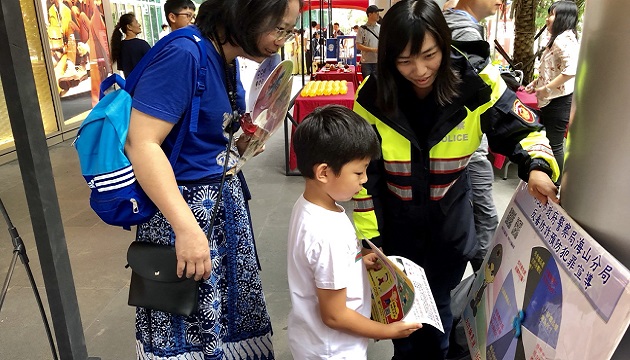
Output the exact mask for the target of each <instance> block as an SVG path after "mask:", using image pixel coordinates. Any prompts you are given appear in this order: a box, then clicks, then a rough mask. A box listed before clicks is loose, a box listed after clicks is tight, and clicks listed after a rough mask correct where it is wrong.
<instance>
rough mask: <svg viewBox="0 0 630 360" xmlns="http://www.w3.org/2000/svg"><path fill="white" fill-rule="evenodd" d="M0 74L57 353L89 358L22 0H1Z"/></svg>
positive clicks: (66, 358)
mask: <svg viewBox="0 0 630 360" xmlns="http://www.w3.org/2000/svg"><path fill="white" fill-rule="evenodd" d="M0 54H2V56H0V79H1V80H2V86H3V88H4V95H5V98H6V104H7V110H8V114H9V120H10V121H11V129H12V131H13V137H14V139H15V148H16V152H17V157H18V162H19V164H20V171H21V173H22V179H23V183H24V190H25V192H26V201H27V203H28V208H29V212H30V215H31V222H32V225H33V233H34V235H35V242H36V245H37V253H38V255H39V261H40V264H41V267H42V274H43V277H44V284H45V287H46V295H47V298H48V304H49V306H50V314H51V317H52V322H53V325H54V328H55V337H56V340H57V346H58V349H59V356H60V358H61V359H64V360H70V359H72V360H75V359H77V360H78V359H81V360H83V359H87V348H86V346H85V336H84V334H83V326H82V324H81V316H80V313H79V306H78V302H77V297H76V290H75V287H74V280H73V278H72V270H71V267H70V259H69V257H68V248H67V246H66V240H65V235H64V231H63V224H62V221H61V212H60V210H59V202H58V200H57V192H56V189H55V181H54V177H53V173H52V166H51V164H50V156H49V154H48V145H47V144H46V135H45V134H44V127H43V125H42V123H43V121H42V115H41V113H40V107H39V102H38V99H37V89H36V88H35V80H34V77H33V69H32V68H31V60H30V57H29V51H28V43H27V41H26V33H25V30H24V22H23V20H22V10H21V8H20V2H19V1H17V0H2V2H0Z"/></svg>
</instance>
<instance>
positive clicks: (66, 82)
mask: <svg viewBox="0 0 630 360" xmlns="http://www.w3.org/2000/svg"><path fill="white" fill-rule="evenodd" d="M58 82H59V87H60V88H62V89H63V90H65V91H68V89H70V88H71V87H75V86H77V85H79V83H80V82H81V80H80V78H79V76H78V74H77V70H76V69H75V68H74V66H68V67H67V68H66V71H65V72H64V73H63V75H61V77H60V78H59V79H58Z"/></svg>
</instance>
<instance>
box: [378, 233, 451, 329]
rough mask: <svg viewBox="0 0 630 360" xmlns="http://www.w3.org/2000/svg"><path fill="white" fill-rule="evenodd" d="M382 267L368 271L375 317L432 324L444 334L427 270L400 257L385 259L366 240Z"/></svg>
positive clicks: (383, 321) (381, 320)
mask: <svg viewBox="0 0 630 360" xmlns="http://www.w3.org/2000/svg"><path fill="white" fill-rule="evenodd" d="M366 241H367V243H368V244H369V245H370V247H371V248H372V249H373V250H374V252H375V253H376V255H377V256H378V258H379V260H380V261H381V264H382V265H383V266H382V267H381V269H379V270H369V271H368V279H369V281H370V287H371V290H372V318H373V319H374V320H375V321H378V322H381V323H383V324H390V323H392V322H395V321H400V320H402V321H406V322H419V323H423V324H429V325H431V326H433V327H435V328H436V329H438V330H440V331H441V332H444V327H443V326H442V321H441V320H440V314H439V313H438V310H437V306H436V305H435V300H434V299H433V295H431V288H430V287H429V282H428V280H427V277H426V275H425V272H424V269H423V268H422V267H420V266H418V265H417V264H415V263H414V262H412V261H411V260H409V259H406V258H404V257H401V256H389V257H388V256H385V254H383V252H382V251H381V250H379V249H378V248H377V247H376V246H375V245H374V244H372V242H370V241H369V240H366Z"/></svg>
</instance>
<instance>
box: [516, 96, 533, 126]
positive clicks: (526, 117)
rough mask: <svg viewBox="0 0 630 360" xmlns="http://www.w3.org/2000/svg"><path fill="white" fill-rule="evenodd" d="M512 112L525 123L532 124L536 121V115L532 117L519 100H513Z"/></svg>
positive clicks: (530, 112) (531, 112)
mask: <svg viewBox="0 0 630 360" xmlns="http://www.w3.org/2000/svg"><path fill="white" fill-rule="evenodd" d="M512 112H513V113H514V114H515V115H516V116H518V117H519V118H521V120H523V121H525V122H526V123H529V124H533V123H534V122H535V121H536V115H534V112H533V111H531V110H530V109H529V108H528V107H527V106H525V105H524V104H523V103H522V102H521V100H519V99H516V100H514V104H513V105H512Z"/></svg>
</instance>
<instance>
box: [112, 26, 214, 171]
mask: <svg viewBox="0 0 630 360" xmlns="http://www.w3.org/2000/svg"><path fill="white" fill-rule="evenodd" d="M179 38H187V39H190V40H192V41H193V42H194V43H195V44H196V45H197V48H198V49H199V68H198V69H197V83H196V84H195V93H194V95H193V98H192V101H191V104H190V109H189V110H188V111H186V114H185V116H184V120H183V122H182V126H181V128H180V131H179V134H177V139H176V140H175V144H174V145H173V151H171V154H170V156H169V161H170V163H171V166H175V162H176V161H177V157H178V156H179V152H180V151H181V148H182V144H183V142H184V137H185V135H186V133H187V131H186V128H188V130H189V131H191V132H196V131H197V123H198V120H199V107H200V104H201V95H202V94H203V92H204V91H205V90H206V73H207V71H208V55H207V52H206V46H205V44H204V42H203V35H202V34H201V32H200V31H199V29H198V28H197V27H196V26H194V25H191V26H186V27H183V28H181V29H177V30H176V31H173V32H172V33H170V34H169V35H167V36H165V37H163V38H162V39H161V40H160V41H158V42H157V43H156V44H155V45H154V46H153V47H152V48H151V50H149V52H148V53H147V54H145V55H144V57H143V58H142V60H140V62H139V63H138V64H137V65H136V67H135V68H134V69H133V71H132V72H131V74H129V77H128V78H127V80H126V84H125V86H124V89H125V90H126V91H127V92H128V93H129V94H131V95H133V91H134V90H135V88H136V85H137V84H138V80H140V77H141V76H142V73H144V70H145V69H146V68H147V66H148V65H149V64H150V63H151V61H152V60H153V58H154V57H155V56H156V55H157V54H158V53H159V52H160V51H162V50H163V49H164V48H165V47H166V45H168V44H170V43H171V41H173V40H175V39H179ZM110 86H111V85H110ZM186 125H188V126H186Z"/></svg>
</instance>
